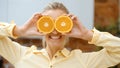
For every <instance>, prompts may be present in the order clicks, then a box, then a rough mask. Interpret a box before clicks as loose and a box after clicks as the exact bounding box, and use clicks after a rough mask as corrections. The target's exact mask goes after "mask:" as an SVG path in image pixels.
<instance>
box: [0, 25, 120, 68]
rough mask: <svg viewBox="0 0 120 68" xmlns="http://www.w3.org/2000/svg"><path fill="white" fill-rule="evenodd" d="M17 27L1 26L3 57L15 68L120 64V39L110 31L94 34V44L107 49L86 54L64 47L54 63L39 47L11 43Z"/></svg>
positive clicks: (96, 67) (101, 67)
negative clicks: (13, 32)
mask: <svg viewBox="0 0 120 68" xmlns="http://www.w3.org/2000/svg"><path fill="white" fill-rule="evenodd" d="M14 27H15V25H14V24H5V23H0V55H2V56H3V57H4V58H6V59H7V60H8V61H9V62H10V63H12V64H13V65H14V66H15V68H107V67H109V66H113V65H116V64H118V63H120V38H117V37H115V36H112V35H111V34H109V33H107V32H99V31H97V30H95V29H94V30H93V31H94V35H93V38H92V41H91V42H89V43H90V44H95V45H96V46H102V47H104V48H103V49H102V50H100V51H98V52H90V53H82V51H81V50H79V49H75V50H72V51H69V50H67V49H66V48H64V49H63V50H61V51H58V52H57V53H56V54H55V56H54V57H53V59H52V60H50V59H49V56H48V53H47V52H46V50H45V49H42V50H37V48H36V47H35V46H32V47H24V46H21V45H20V44H18V43H17V42H14V41H11V40H10V39H9V38H8V36H11V37H14V36H13V34H12V30H13V29H14Z"/></svg>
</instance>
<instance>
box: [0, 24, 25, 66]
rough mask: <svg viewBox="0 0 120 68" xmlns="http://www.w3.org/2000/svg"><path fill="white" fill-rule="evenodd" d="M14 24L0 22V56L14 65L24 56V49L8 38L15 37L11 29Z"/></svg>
mask: <svg viewBox="0 0 120 68" xmlns="http://www.w3.org/2000/svg"><path fill="white" fill-rule="evenodd" d="M14 27H15V24H8V23H3V22H0V55H1V56H3V57H4V58H5V59H7V60H8V61H9V62H11V63H12V64H14V63H15V62H17V61H18V60H19V59H20V57H21V56H22V55H23V54H24V52H23V51H25V49H26V48H25V47H23V46H20V44H18V43H16V42H13V41H11V39H9V38H8V37H15V36H14V35H13V29H14Z"/></svg>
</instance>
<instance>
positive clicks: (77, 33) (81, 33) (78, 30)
mask: <svg viewBox="0 0 120 68" xmlns="http://www.w3.org/2000/svg"><path fill="white" fill-rule="evenodd" d="M67 16H69V17H70V18H71V19H72V21H73V28H72V30H71V31H70V32H69V33H67V34H66V36H69V37H75V38H80V39H83V40H87V41H91V40H92V36H93V32H92V31H91V30H88V29H87V28H85V26H83V25H82V23H81V22H80V21H79V20H78V18H77V17H76V16H74V15H72V14H68V15H67Z"/></svg>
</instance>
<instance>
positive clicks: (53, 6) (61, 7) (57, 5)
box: [42, 2, 69, 48]
mask: <svg viewBox="0 0 120 68" xmlns="http://www.w3.org/2000/svg"><path fill="white" fill-rule="evenodd" d="M56 9H59V10H62V11H64V12H65V13H66V14H69V11H68V9H67V8H66V7H65V6H64V5H63V4H62V3H60V2H52V3H49V4H48V6H46V7H45V8H44V10H43V12H45V11H49V10H56ZM68 41H69V38H66V40H65V41H64V45H65V44H66V43H67V42H68ZM46 45H47V44H46V41H45V37H43V39H42V46H43V47H44V48H45V47H46Z"/></svg>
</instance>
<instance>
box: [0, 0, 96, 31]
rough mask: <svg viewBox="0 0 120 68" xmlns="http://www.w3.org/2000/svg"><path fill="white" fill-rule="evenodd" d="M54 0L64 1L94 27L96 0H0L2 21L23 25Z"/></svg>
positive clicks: (82, 20)
mask: <svg viewBox="0 0 120 68" xmlns="http://www.w3.org/2000/svg"><path fill="white" fill-rule="evenodd" d="M52 1H59V2H62V3H63V4H64V5H65V6H66V7H67V8H68V9H69V11H70V12H71V13H73V14H75V15H76V16H78V17H79V19H80V20H81V22H82V23H83V24H84V25H85V26H86V27H87V28H89V29H91V28H92V27H93V13H94V12H93V8H94V0H0V21H5V22H10V21H11V20H15V22H16V24H17V25H22V24H23V23H25V22H26V21H27V20H28V19H29V18H30V17H31V16H32V14H33V13H35V12H40V11H42V10H43V8H44V7H45V6H46V5H47V4H48V3H49V2H52Z"/></svg>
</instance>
